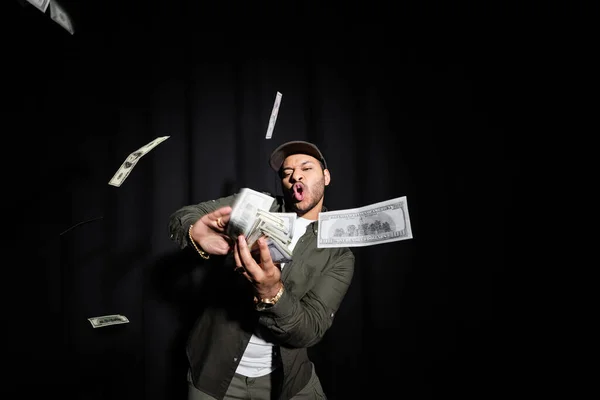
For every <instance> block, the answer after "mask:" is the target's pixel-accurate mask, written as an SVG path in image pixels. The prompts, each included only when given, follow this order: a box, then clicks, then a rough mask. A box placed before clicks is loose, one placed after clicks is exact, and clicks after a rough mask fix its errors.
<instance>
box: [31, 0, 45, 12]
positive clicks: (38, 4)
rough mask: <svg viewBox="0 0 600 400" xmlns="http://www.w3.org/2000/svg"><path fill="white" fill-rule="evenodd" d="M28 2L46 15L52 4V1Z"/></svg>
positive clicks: (38, 0) (35, 0)
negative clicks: (49, 5)
mask: <svg viewBox="0 0 600 400" xmlns="http://www.w3.org/2000/svg"><path fill="white" fill-rule="evenodd" d="M27 2H28V3H29V4H31V5H33V6H35V7H36V8H37V9H38V10H40V11H41V12H43V13H45V12H46V10H47V9H48V4H50V0H27Z"/></svg>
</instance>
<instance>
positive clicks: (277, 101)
mask: <svg viewBox="0 0 600 400" xmlns="http://www.w3.org/2000/svg"><path fill="white" fill-rule="evenodd" d="M282 96H283V95H282V94H281V93H279V92H277V94H276V95H275V103H273V110H272V111H271V118H269V126H268V127H267V135H266V136H265V139H271V137H272V136H273V130H274V129H275V122H276V121H277V114H279V105H280V104H281V97H282Z"/></svg>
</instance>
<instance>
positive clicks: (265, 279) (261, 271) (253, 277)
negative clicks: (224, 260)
mask: <svg viewBox="0 0 600 400" xmlns="http://www.w3.org/2000/svg"><path fill="white" fill-rule="evenodd" d="M258 246H259V255H260V259H259V262H258V263H257V262H256V261H255V260H254V258H253V257H252V254H251V253H250V249H249V248H248V243H247V242H246V238H245V237H244V235H240V236H238V238H237V242H236V244H235V247H234V251H233V255H234V257H235V265H236V270H238V271H241V273H242V274H243V275H244V276H245V277H246V279H248V280H249V281H250V282H251V283H252V285H254V289H255V291H256V295H257V297H259V298H268V297H274V296H275V295H276V294H277V292H278V291H279V289H280V288H281V285H282V283H281V269H279V266H278V265H275V263H273V260H272V259H271V252H270V251H269V246H267V240H266V239H265V238H264V237H261V238H260V239H258ZM240 268H241V269H240Z"/></svg>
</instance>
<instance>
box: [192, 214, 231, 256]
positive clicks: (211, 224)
mask: <svg viewBox="0 0 600 400" xmlns="http://www.w3.org/2000/svg"><path fill="white" fill-rule="evenodd" d="M230 217H231V207H229V206H227V207H222V208H219V209H218V210H215V211H213V212H211V213H209V214H206V215H204V216H203V217H202V218H200V219H199V220H198V221H196V223H194V226H193V228H192V238H193V239H194V241H195V242H196V243H198V244H199V245H200V247H202V250H204V251H206V252H207V253H208V254H215V255H225V254H227V253H229V252H230V251H231V248H232V245H233V243H232V240H231V238H229V236H227V235H226V234H225V230H226V229H227V224H228V223H229V218H230Z"/></svg>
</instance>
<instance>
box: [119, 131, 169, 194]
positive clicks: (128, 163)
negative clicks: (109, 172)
mask: <svg viewBox="0 0 600 400" xmlns="http://www.w3.org/2000/svg"><path fill="white" fill-rule="evenodd" d="M169 137H170V136H161V137H157V138H156V139H154V140H153V141H151V142H150V143H148V144H146V145H145V146H142V147H140V148H139V149H137V150H136V151H134V152H133V153H131V154H130V155H129V156H127V158H126V159H125V161H123V164H121V166H120V167H119V169H118V170H117V172H115V174H114V175H113V177H112V178H111V180H110V181H109V182H108V184H109V185H112V186H116V187H119V186H121V185H122V184H123V182H125V179H127V177H128V176H129V174H130V173H131V170H132V169H133V167H135V165H136V164H137V163H138V161H139V160H140V158H142V157H143V156H144V155H146V154H148V153H149V152H150V150H152V149H153V148H155V147H156V146H158V145H159V144H161V143H162V142H164V141H165V140H167V139H168V138H169Z"/></svg>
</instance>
